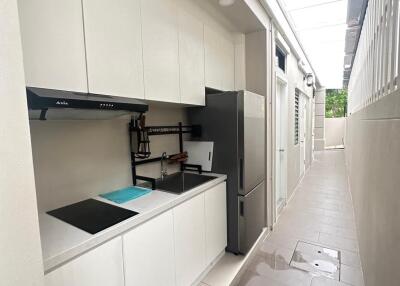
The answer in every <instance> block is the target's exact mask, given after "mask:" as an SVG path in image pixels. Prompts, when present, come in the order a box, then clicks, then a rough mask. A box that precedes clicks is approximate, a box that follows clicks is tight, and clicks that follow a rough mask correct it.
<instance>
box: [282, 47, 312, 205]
mask: <svg viewBox="0 0 400 286" xmlns="http://www.w3.org/2000/svg"><path fill="white" fill-rule="evenodd" d="M297 63H298V59H297V58H296V57H295V56H294V55H293V54H290V55H289V56H288V57H287V69H288V117H287V118H288V128H287V130H288V141H287V147H288V150H287V166H288V170H287V171H288V177H287V178H288V182H287V187H288V199H290V198H291V196H292V195H293V192H294V190H295V188H296V187H297V184H298V183H299V181H300V179H301V178H302V176H303V175H304V174H302V173H301V170H300V143H299V144H296V145H295V144H294V143H295V142H294V116H295V115H294V106H295V102H294V101H295V89H296V88H298V89H299V90H300V91H301V92H302V93H304V94H306V95H307V96H308V104H307V127H306V128H307V136H306V146H305V148H306V158H305V160H306V169H307V168H308V167H309V166H310V165H311V162H312V117H313V108H312V103H313V101H312V94H313V90H312V87H308V86H307V85H306V83H305V81H304V79H303V76H304V74H303V73H302V72H301V71H300V69H299V67H298V65H297ZM299 124H300V123H299Z"/></svg>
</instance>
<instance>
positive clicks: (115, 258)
mask: <svg viewBox="0 0 400 286" xmlns="http://www.w3.org/2000/svg"><path fill="white" fill-rule="evenodd" d="M225 247H226V183H225V182H223V183H220V184H218V185H216V186H214V187H212V188H210V189H208V190H207V191H205V192H204V193H201V194H199V195H197V196H195V197H194V198H191V199H189V200H187V201H185V202H183V203H182V204H180V205H178V206H176V207H175V208H173V209H171V210H168V211H166V212H164V213H162V214H160V215H158V216H156V217H155V218H152V219H150V220H149V221H147V222H144V223H143V224H141V225H139V226H137V227H136V228H134V229H132V230H130V231H128V232H127V233H125V234H123V235H122V236H119V237H117V238H114V239H112V240H110V241H108V242H106V243H104V244H102V245H100V246H99V247H97V248H95V249H93V250H90V251H89V252H87V253H84V254H82V255H81V256H79V257H78V258H76V259H74V260H71V261H69V262H67V263H66V264H64V265H62V266H61V267H59V268H57V269H55V270H54V271H52V272H50V273H48V274H46V275H45V286H110V285H112V286H136V285H140V286H141V285H146V286H159V285H163V286H175V285H176V286H188V285H192V284H193V283H194V282H195V281H196V279H198V278H199V276H200V275H201V274H202V273H203V272H204V271H205V270H206V268H207V266H208V265H210V263H212V262H213V261H214V260H215V259H216V258H217V256H218V255H219V254H220V253H221V252H222V251H223V250H224V249H225Z"/></svg>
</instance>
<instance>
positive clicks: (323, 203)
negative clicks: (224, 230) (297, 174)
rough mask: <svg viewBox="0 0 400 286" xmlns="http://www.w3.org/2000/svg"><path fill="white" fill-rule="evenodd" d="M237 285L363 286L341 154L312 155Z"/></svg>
mask: <svg viewBox="0 0 400 286" xmlns="http://www.w3.org/2000/svg"><path fill="white" fill-rule="evenodd" d="M299 268H300V269H299ZM337 269H338V270H337ZM239 285H241V286H245V285H246V286H261V285H263V286H275V285H276V286H292V285H293V286H301V285H307V286H310V285H312V286H336V285H337V286H339V285H343V286H346V285H354V286H360V285H364V284H363V279H362V270H361V266H360V259H359V254H358V243H357V235H356V230H355V222H354V215H353V207H352V202H351V195H350V192H349V189H348V184H347V175H346V169H345V159H344V152H343V151H342V150H332V151H323V152H316V153H315V161H314V162H313V164H312V166H311V168H310V170H309V171H308V172H307V173H306V176H305V177H304V179H303V181H302V182H301V183H300V184H299V186H298V188H297V190H296V192H295V194H294V196H293V198H292V199H291V200H290V201H289V204H288V205H287V206H286V208H285V209H284V210H283V212H282V215H281V216H280V217H279V219H278V223H277V224H276V226H275V228H274V231H273V232H272V233H271V235H270V236H268V237H267V238H266V239H265V241H264V242H263V243H262V245H261V247H260V249H259V250H258V251H257V253H256V255H255V256H254V257H253V259H252V260H251V261H250V263H249V264H248V267H247V269H246V270H245V272H244V274H243V275H242V277H241V279H240V281H239Z"/></svg>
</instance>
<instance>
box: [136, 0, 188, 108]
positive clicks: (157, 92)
mask: <svg viewBox="0 0 400 286" xmlns="http://www.w3.org/2000/svg"><path fill="white" fill-rule="evenodd" d="M141 7H142V38H143V64H144V85H145V99H148V100H157V101H164V102H177V103H179V102H180V93H179V48H178V12H177V11H178V7H177V3H176V1H175V0H141Z"/></svg>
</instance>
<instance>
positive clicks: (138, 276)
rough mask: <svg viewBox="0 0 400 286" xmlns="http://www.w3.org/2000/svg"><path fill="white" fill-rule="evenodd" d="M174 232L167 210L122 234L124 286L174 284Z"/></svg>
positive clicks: (171, 217) (170, 213)
mask: <svg viewBox="0 0 400 286" xmlns="http://www.w3.org/2000/svg"><path fill="white" fill-rule="evenodd" d="M173 231H174V225H173V215H172V210H170V211H167V212H165V213H163V214H161V215H159V216H157V217H156V218H153V219H151V220H150V221H148V222H146V223H143V224H142V225H139V226H138V227H136V228H135V229H133V230H131V231H129V232H128V233H127V234H125V235H124V236H123V242H124V262H125V263H124V265H125V286H136V285H146V286H159V285H164V286H174V285H175V257H174V232H173Z"/></svg>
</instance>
